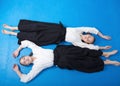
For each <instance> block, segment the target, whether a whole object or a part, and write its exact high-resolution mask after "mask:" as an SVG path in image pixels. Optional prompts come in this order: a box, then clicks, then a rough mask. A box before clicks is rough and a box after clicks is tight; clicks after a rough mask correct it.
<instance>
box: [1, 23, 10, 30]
mask: <svg viewBox="0 0 120 86" xmlns="http://www.w3.org/2000/svg"><path fill="white" fill-rule="evenodd" d="M3 27H4V28H9V29H11V26H9V25H7V24H3Z"/></svg>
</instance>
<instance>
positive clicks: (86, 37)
mask: <svg viewBox="0 0 120 86" xmlns="http://www.w3.org/2000/svg"><path fill="white" fill-rule="evenodd" d="M82 40H83V41H84V42H85V43H88V44H92V43H93V42H94V37H93V36H92V35H90V34H86V35H83V36H82Z"/></svg>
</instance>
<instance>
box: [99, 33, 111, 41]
mask: <svg viewBox="0 0 120 86" xmlns="http://www.w3.org/2000/svg"><path fill="white" fill-rule="evenodd" d="M98 36H100V37H101V38H103V39H106V40H110V39H111V37H110V36H106V35H103V34H102V33H101V32H98Z"/></svg>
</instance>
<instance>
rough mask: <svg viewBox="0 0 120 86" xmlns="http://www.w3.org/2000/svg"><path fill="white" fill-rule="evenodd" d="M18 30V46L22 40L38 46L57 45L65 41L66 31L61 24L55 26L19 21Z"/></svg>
mask: <svg viewBox="0 0 120 86" xmlns="http://www.w3.org/2000/svg"><path fill="white" fill-rule="evenodd" d="M18 29H19V30H20V32H19V33H18V35H17V38H18V44H20V43H21V41H23V40H29V41H32V42H34V43H35V44H37V45H39V46H40V45H47V44H52V43H59V42H61V41H64V40H65V34H66V29H65V27H64V26H63V25H62V23H61V22H60V23H59V24H56V23H47V22H38V21H31V20H20V22H19V24H18Z"/></svg>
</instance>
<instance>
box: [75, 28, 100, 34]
mask: <svg viewBox="0 0 120 86" xmlns="http://www.w3.org/2000/svg"><path fill="white" fill-rule="evenodd" d="M76 30H77V32H82V33H83V32H86V33H93V34H96V35H97V34H98V32H99V30H98V29H96V28H94V27H77V28H76Z"/></svg>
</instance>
